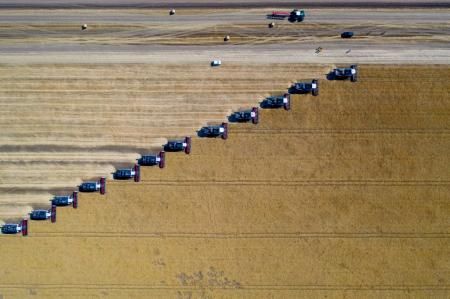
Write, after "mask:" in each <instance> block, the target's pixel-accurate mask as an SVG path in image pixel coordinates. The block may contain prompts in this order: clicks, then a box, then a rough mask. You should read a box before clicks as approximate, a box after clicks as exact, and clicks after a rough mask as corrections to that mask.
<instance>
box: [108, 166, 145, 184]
mask: <svg viewBox="0 0 450 299" xmlns="http://www.w3.org/2000/svg"><path fill="white" fill-rule="evenodd" d="M113 177H114V179H115V180H129V179H131V178H134V181H135V182H136V183H137V182H139V181H140V180H141V166H140V165H139V164H135V165H134V166H133V167H132V168H122V169H118V170H116V172H115V173H114V174H113Z"/></svg>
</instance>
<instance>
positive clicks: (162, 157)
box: [138, 151, 166, 168]
mask: <svg viewBox="0 0 450 299" xmlns="http://www.w3.org/2000/svg"><path fill="white" fill-rule="evenodd" d="M165 161H166V153H165V152H164V151H160V152H159V154H158V155H142V156H141V158H140V159H138V164H139V165H142V166H155V165H158V166H159V168H164V166H165V165H166V162H165Z"/></svg>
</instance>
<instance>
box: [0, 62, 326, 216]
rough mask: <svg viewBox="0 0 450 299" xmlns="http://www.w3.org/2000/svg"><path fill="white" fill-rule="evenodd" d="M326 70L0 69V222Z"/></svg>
mask: <svg viewBox="0 0 450 299" xmlns="http://www.w3.org/2000/svg"><path fill="white" fill-rule="evenodd" d="M330 67H331V66H326V65H323V66H319V67H316V66H307V65H292V66H291V67H290V68H286V67H285V66H283V65H276V64H266V65H262V66H258V65H254V64H228V65H224V66H223V67H222V68H221V69H220V70H218V69H217V70H216V69H213V70H211V69H210V67H209V65H208V64H204V65H202V64H198V63H197V64H183V65H178V64H169V65H165V64H163V65H161V64H98V65H85V64H79V65H73V64H65V65H47V64H33V65H2V66H1V67H0V107H1V109H0V126H1V127H2V134H1V135H0V219H2V220H8V219H13V218H20V217H23V216H24V215H25V214H26V213H28V212H29V211H31V209H32V208H33V207H35V208H36V207H48V205H49V200H50V199H51V198H52V195H53V194H64V193H65V192H68V191H71V190H73V189H74V188H75V187H76V186H77V185H79V184H80V183H81V182H82V180H86V179H93V178H96V177H98V176H102V175H107V174H111V173H112V172H113V171H114V169H115V167H123V166H129V165H133V163H135V162H136V158H138V157H139V156H140V154H144V153H151V152H155V151H159V150H160V148H161V145H162V144H164V143H165V142H166V138H172V137H178V136H184V135H191V134H195V131H196V130H197V129H199V128H200V127H201V126H202V125H205V124H206V123H209V122H211V123H214V122H219V123H220V122H222V121H225V120H226V115H227V114H229V113H230V112H231V111H233V110H238V109H241V108H248V107H251V106H252V105H257V104H258V102H259V101H261V100H262V99H264V98H265V97H266V96H269V95H270V94H271V93H272V92H274V91H279V92H282V91H285V90H286V89H287V87H288V86H289V83H290V82H294V81H295V80H298V79H300V78H299V76H300V73H299V72H298V71H297V69H299V68H301V69H302V71H301V76H305V77H311V78H312V77H320V76H323V75H324V74H325V73H326V72H327V71H328V69H330ZM255 70H257V71H256V72H255ZM268 74H270V76H268ZM109 176H110V177H111V175H109Z"/></svg>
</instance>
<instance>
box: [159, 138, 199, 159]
mask: <svg viewBox="0 0 450 299" xmlns="http://www.w3.org/2000/svg"><path fill="white" fill-rule="evenodd" d="M191 142H192V141H191V137H185V138H184V140H169V141H168V142H167V143H166V144H165V145H164V150H165V151H166V152H182V151H184V153H185V154H186V155H189V154H190V153H191Z"/></svg>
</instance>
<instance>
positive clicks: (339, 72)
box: [330, 65, 358, 82]
mask: <svg viewBox="0 0 450 299" xmlns="http://www.w3.org/2000/svg"><path fill="white" fill-rule="evenodd" d="M330 79H332V80H348V79H350V81H351V82H356V81H358V67H357V66H356V65H351V66H350V67H344V68H336V69H334V70H333V71H332V72H331V73H330Z"/></svg>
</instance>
